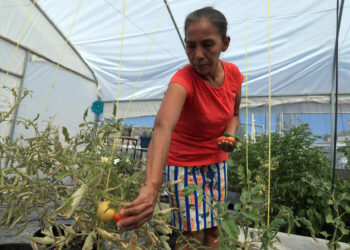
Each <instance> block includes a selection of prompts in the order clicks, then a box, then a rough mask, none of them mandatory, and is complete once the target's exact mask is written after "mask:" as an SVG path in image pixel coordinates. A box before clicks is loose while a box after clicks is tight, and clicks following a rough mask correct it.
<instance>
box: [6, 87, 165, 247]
mask: <svg viewBox="0 0 350 250" xmlns="http://www.w3.org/2000/svg"><path fill="white" fill-rule="evenodd" d="M28 94H29V92H25V95H28ZM24 97H25V96H23V98H24ZM19 101H21V100H19ZM16 106H18V103H16V105H15V107H16ZM14 110H15V108H13V107H10V108H9V109H8V111H7V113H6V112H1V117H2V118H3V121H9V122H11V119H10V117H11V112H14ZM87 116H88V109H87V110H86V111H85V112H84V114H83V119H84V122H83V123H82V124H80V125H79V127H80V131H79V133H77V134H76V135H70V134H69V131H68V130H67V128H65V127H62V128H61V129H60V128H58V127H54V126H53V125H52V122H51V121H49V122H47V125H46V127H45V128H44V129H39V124H38V120H37V119H36V118H35V119H34V120H25V119H20V118H17V121H16V123H17V125H20V126H24V127H25V128H27V129H29V130H30V131H32V136H29V137H23V136H20V137H18V138H16V139H15V140H12V139H11V138H10V137H6V138H2V137H0V158H1V159H0V164H1V165H0V174H1V175H0V193H1V195H0V202H1V204H2V205H3V207H4V208H3V209H2V210H1V211H0V215H1V217H0V225H4V228H5V229H7V230H12V229H13V228H14V227H15V226H16V225H17V224H18V225H21V226H20V229H19V230H18V232H17V234H19V233H21V232H23V230H24V229H25V228H26V226H27V224H28V221H29V219H30V217H32V216H35V217H37V218H38V220H39V221H40V224H41V228H42V229H43V232H45V237H43V238H39V237H32V238H31V244H32V246H33V248H34V249H36V247H40V246H41V247H42V246H43V245H45V244H46V243H48V244H50V245H51V247H57V248H62V247H63V245H64V244H66V247H68V248H70V247H73V248H74V246H75V243H76V242H82V243H84V242H85V243H84V249H92V247H93V244H98V245H100V246H101V248H100V249H103V248H104V240H103V239H105V240H108V241H110V242H111V243H112V244H113V245H114V246H115V247H119V248H125V247H127V246H129V245H130V246H131V245H133V246H135V248H136V246H137V245H138V239H140V240H141V241H142V242H143V245H144V246H145V247H147V248H151V247H161V246H166V244H167V243H166V242H165V241H162V239H163V238H160V237H161V236H162V234H161V233H158V232H155V233H154V232H153V231H154V227H156V226H158V227H159V225H164V224H165V223H166V220H165V218H166V216H167V215H168V214H169V212H168V213H165V212H163V213H160V212H161V211H164V210H162V208H161V207H160V205H159V204H157V206H156V212H158V215H157V216H155V220H154V221H151V222H149V223H146V224H145V225H144V226H143V227H141V228H140V229H139V230H135V232H134V234H133V235H131V234H128V233H125V232H122V231H120V230H119V229H118V228H117V227H116V224H115V223H113V222H112V223H102V222H100V221H99V220H98V218H97V216H96V210H97V207H98V205H99V204H100V202H102V201H104V200H109V201H110V206H111V208H113V209H115V210H119V209H120V208H122V207H123V206H124V205H125V204H127V203H128V202H130V201H132V200H133V199H135V198H136V197H137V195H138V193H139V190H140V187H141V185H142V184H143V182H144V176H145V174H144V168H143V162H142V161H140V160H135V159H129V158H127V157H126V156H125V155H122V154H121V151H120V150H119V148H118V147H121V145H118V143H115V142H116V140H115V139H114V138H115V136H116V135H118V134H119V132H120V130H121V125H120V123H119V121H118V122H115V121H114V120H115V119H114V118H111V119H107V122H106V123H105V124H104V125H103V126H97V124H96V123H95V122H90V121H87V120H86V118H87ZM40 128H42V126H40ZM60 131H61V132H62V133H60ZM111 138H112V140H111ZM159 211H160V212H159ZM33 213H34V214H33ZM62 216H63V217H66V218H67V219H74V223H73V224H72V225H71V226H64V225H59V224H58V223H57V222H56V220H57V218H59V217H62ZM53 227H54V228H57V229H58V228H60V230H58V231H59V232H61V231H62V233H60V234H61V235H60V236H59V237H57V235H56V236H55V235H54V234H53V231H52V228H53ZM166 229H167V230H168V231H169V230H170V232H171V229H170V228H169V227H166ZM80 247H81V246H80ZM44 248H47V246H46V247H44Z"/></svg>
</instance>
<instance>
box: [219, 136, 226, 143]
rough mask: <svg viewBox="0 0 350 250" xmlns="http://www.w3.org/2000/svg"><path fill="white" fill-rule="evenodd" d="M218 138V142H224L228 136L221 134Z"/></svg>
mask: <svg viewBox="0 0 350 250" xmlns="http://www.w3.org/2000/svg"><path fill="white" fill-rule="evenodd" d="M217 140H218V142H222V141H225V140H227V137H226V136H220V137H219V138H218V139H217Z"/></svg>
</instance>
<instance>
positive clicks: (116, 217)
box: [113, 208, 128, 223]
mask: <svg viewBox="0 0 350 250" xmlns="http://www.w3.org/2000/svg"><path fill="white" fill-rule="evenodd" d="M123 210H124V208H122V209H120V210H119V211H118V213H115V215H114V217H113V219H114V221H115V223H117V222H118V221H121V220H124V219H125V218H127V217H128V216H125V215H122V211H123Z"/></svg>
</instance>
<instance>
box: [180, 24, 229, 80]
mask: <svg viewBox="0 0 350 250" xmlns="http://www.w3.org/2000/svg"><path fill="white" fill-rule="evenodd" d="M229 43H230V38H229V37H226V39H225V40H224V41H223V40H222V38H221V36H220V34H219V32H218V28H217V27H216V26H215V25H214V24H213V23H212V22H210V21H208V20H207V19H205V18H202V19H200V20H198V21H197V22H195V23H192V24H191V25H190V26H189V27H188V28H187V32H186V38H185V44H186V54H187V57H188V59H189V61H190V64H191V66H192V67H193V68H194V69H195V70H196V71H197V73H198V74H200V75H207V74H210V73H213V74H215V72H216V66H217V63H218V60H219V56H220V54H221V52H222V51H225V50H226V49H227V48H228V45H229Z"/></svg>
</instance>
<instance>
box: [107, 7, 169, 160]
mask: <svg viewBox="0 0 350 250" xmlns="http://www.w3.org/2000/svg"><path fill="white" fill-rule="evenodd" d="M167 5H168V2H166V5H165V7H164V8H163V12H162V14H161V17H160V20H159V22H158V24H157V27H156V30H155V32H154V35H153V37H152V42H151V44H150V46H149V49H148V51H147V54H146V58H145V60H144V62H143V64H142V67H141V70H140V73H139V75H138V78H137V81H136V85H135V87H134V90H133V92H132V95H131V98H130V101H129V102H128V106H127V109H126V112H125V115H124V119H123V121H122V125H121V130H122V129H123V126H124V123H125V119H126V117H127V114H128V113H129V111H130V108H131V103H132V101H133V99H134V96H135V92H136V90H137V88H138V86H139V83H140V80H141V76H142V74H143V71H144V69H145V66H146V64H147V61H148V57H149V55H150V53H151V50H152V47H153V44H154V42H155V38H156V36H157V34H158V30H159V27H160V24H161V23H162V21H163V18H164V13H165V11H166V7H167ZM124 20H125V10H124V8H123V23H124ZM123 33H124V25H123V30H122V37H123ZM122 40H123V39H122ZM121 55H122V53H121ZM119 69H120V71H119V79H118V90H119V88H120V72H121V59H120V68H119ZM118 106H119V91H118V98H117V112H116V116H115V119H116V120H117V119H118V114H119V112H118V110H119V108H118ZM119 136H120V132H118V133H116V134H115V136H114V140H113V147H112V154H111V159H112V157H113V155H114V150H115V143H116V139H117V138H118V137H119Z"/></svg>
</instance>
